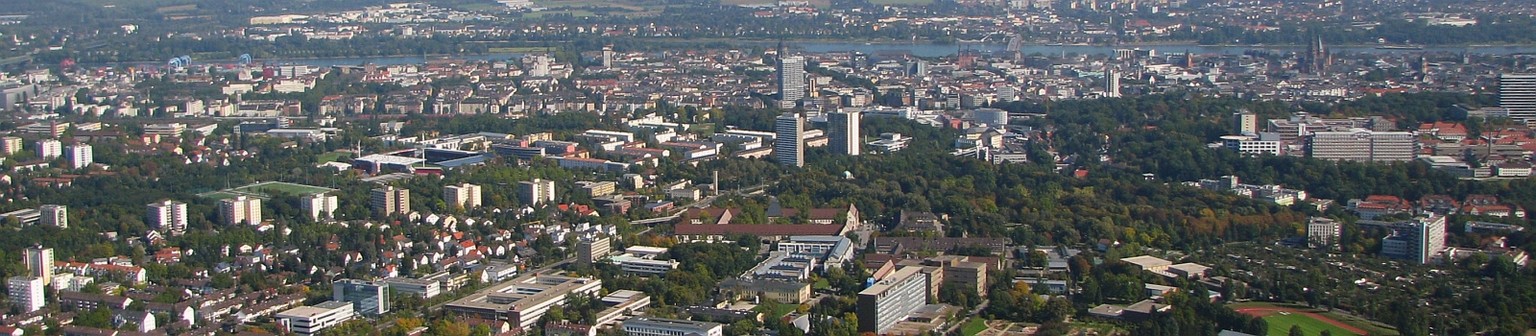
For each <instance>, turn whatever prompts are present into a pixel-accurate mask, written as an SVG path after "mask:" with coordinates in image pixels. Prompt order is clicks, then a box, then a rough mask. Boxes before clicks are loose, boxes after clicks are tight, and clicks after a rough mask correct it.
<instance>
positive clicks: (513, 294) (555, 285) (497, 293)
mask: <svg viewBox="0 0 1536 336" xmlns="http://www.w3.org/2000/svg"><path fill="white" fill-rule="evenodd" d="M601 284H602V280H598V279H594V278H585V277H582V278H576V277H567V276H556V275H538V274H532V275H525V276H522V277H519V278H517V279H512V280H508V281H506V282H502V283H499V284H496V285H493V286H491V287H489V288H486V289H483V290H480V291H478V292H475V293H474V294H470V295H469V296H466V297H464V298H461V299H458V300H454V301H453V302H449V303H448V305H447V306H446V307H448V308H450V309H452V308H456V307H457V308H464V309H474V310H496V311H522V310H523V309H527V308H529V307H530V306H534V305H538V304H541V303H544V302H548V301H550V300H557V299H560V298H563V297H565V295H566V294H570V293H571V292H575V291H577V290H579V289H582V288H583V287H588V286H592V287H594V288H595V287H598V286H601Z"/></svg>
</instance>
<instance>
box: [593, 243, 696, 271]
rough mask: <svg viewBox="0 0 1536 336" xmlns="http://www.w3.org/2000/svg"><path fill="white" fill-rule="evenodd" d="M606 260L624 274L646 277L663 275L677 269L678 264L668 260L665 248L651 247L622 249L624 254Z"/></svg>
mask: <svg viewBox="0 0 1536 336" xmlns="http://www.w3.org/2000/svg"><path fill="white" fill-rule="evenodd" d="M608 260H609V261H611V262H613V263H614V264H616V265H619V270H621V271H624V273H629V274H638V275H646V276H653V275H665V274H667V272H671V271H672V270H675V269H677V265H679V264H680V263H679V262H677V261H675V260H670V258H669V257H668V255H667V248H665V247H653V246H630V247H627V248H625V249H624V254H620V255H616V256H613V257H611V258H608Z"/></svg>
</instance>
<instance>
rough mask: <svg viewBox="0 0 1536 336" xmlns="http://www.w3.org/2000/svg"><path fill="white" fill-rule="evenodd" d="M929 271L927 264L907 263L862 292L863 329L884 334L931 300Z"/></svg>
mask: <svg viewBox="0 0 1536 336" xmlns="http://www.w3.org/2000/svg"><path fill="white" fill-rule="evenodd" d="M928 281H929V280H928V275H927V274H925V273H923V267H919V266H907V267H902V268H900V269H897V270H896V271H895V272H891V274H888V275H886V276H885V277H884V278H881V279H880V280H879V281H877V282H875V284H874V285H871V286H869V287H866V288H864V290H863V291H860V292H859V302H858V316H859V318H858V320H859V331H860V332H873V333H876V334H880V333H882V332H884V331H885V330H886V329H889V328H890V327H891V326H893V325H896V323H897V322H901V321H903V320H906V319H907V316H909V315H911V314H912V312H913V311H916V310H917V309H918V308H922V307H923V305H926V304H927V303H928Z"/></svg>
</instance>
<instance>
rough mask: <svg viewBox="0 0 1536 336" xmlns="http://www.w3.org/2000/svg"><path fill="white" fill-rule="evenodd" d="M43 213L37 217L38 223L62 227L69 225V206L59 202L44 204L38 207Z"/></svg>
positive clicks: (39, 211) (38, 210)
mask: <svg viewBox="0 0 1536 336" xmlns="http://www.w3.org/2000/svg"><path fill="white" fill-rule="evenodd" d="M37 212H38V213H39V214H40V215H41V216H39V217H37V223H38V224H42V225H48V226H55V227H60V228H67V227H69V207H66V206H63V205H58V204H44V205H43V206H40V207H37Z"/></svg>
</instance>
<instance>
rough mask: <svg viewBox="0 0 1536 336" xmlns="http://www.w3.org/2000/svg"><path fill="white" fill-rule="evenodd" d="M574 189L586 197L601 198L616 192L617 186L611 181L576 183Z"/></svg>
mask: <svg viewBox="0 0 1536 336" xmlns="http://www.w3.org/2000/svg"><path fill="white" fill-rule="evenodd" d="M576 189H577V190H581V194H582V195H586V196H587V197H601V196H608V195H612V194H613V193H614V192H617V191H618V190H619V184H618V183H614V182H613V181H577V182H576Z"/></svg>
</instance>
